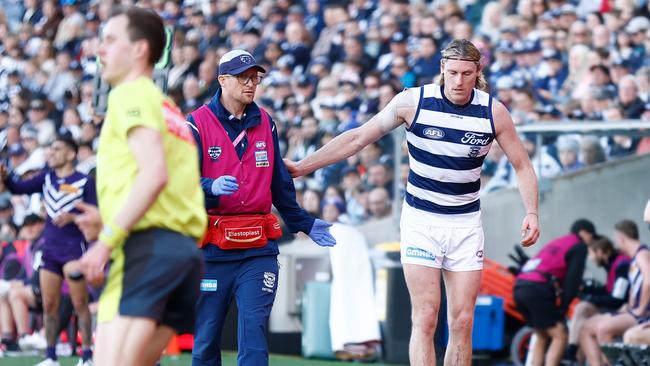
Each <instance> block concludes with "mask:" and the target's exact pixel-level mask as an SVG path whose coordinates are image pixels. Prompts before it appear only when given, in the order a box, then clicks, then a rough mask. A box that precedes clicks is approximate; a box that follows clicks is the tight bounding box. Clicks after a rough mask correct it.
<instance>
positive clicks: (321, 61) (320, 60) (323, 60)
mask: <svg viewBox="0 0 650 366" xmlns="http://www.w3.org/2000/svg"><path fill="white" fill-rule="evenodd" d="M311 64H312V65H323V66H325V67H326V68H328V69H329V68H330V66H331V63H330V60H328V59H327V57H325V56H318V57H316V58H314V59H313V60H312V61H311Z"/></svg>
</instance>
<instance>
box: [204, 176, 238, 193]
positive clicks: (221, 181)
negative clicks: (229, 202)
mask: <svg viewBox="0 0 650 366" xmlns="http://www.w3.org/2000/svg"><path fill="white" fill-rule="evenodd" d="M210 189H211V191H212V194H213V195H215V196H228V195H231V194H233V193H234V192H235V191H236V190H237V189H239V184H237V178H235V177H233V176H230V175H222V176H220V177H219V178H217V179H215V180H214V182H212V187H211V188H210Z"/></svg>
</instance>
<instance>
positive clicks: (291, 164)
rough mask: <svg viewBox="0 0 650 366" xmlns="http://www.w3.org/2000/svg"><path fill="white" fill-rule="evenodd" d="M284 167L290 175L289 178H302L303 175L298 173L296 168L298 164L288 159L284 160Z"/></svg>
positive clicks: (298, 170)
mask: <svg viewBox="0 0 650 366" xmlns="http://www.w3.org/2000/svg"><path fill="white" fill-rule="evenodd" d="M284 165H286V166H287V170H289V174H291V176H292V177H293V178H298V177H302V176H303V175H304V174H303V173H302V172H301V171H300V168H299V166H298V162H295V161H293V160H289V159H284Z"/></svg>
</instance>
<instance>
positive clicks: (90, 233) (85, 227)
mask: <svg viewBox="0 0 650 366" xmlns="http://www.w3.org/2000/svg"><path fill="white" fill-rule="evenodd" d="M75 208H76V209H77V210H79V211H81V213H80V214H79V215H76V216H75V218H74V223H75V224H77V226H78V227H79V230H81V232H82V233H83V234H84V238H86V240H87V241H93V240H97V238H98V237H99V232H100V231H102V218H101V216H100V215H99V209H98V208H97V206H95V205H91V204H89V203H86V202H82V201H79V202H77V204H76V205H75Z"/></svg>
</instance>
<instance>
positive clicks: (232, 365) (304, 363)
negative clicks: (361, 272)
mask: <svg viewBox="0 0 650 366" xmlns="http://www.w3.org/2000/svg"><path fill="white" fill-rule="evenodd" d="M40 360H41V358H38V357H5V358H0V365H1V366H34V365H35V364H37V363H38V362H39V361H40ZM77 360H78V358H60V359H59V361H60V362H61V366H74V365H75V363H76V362H77ZM191 363H192V359H191V355H190V354H189V353H183V354H181V355H180V357H165V358H163V360H162V364H163V366H189V365H190V364H191ZM352 364H353V363H350V362H337V361H324V360H307V359H303V358H300V357H294V356H277V355H272V356H271V362H270V365H271V366H285V365H286V366H332V365H352ZM236 365H237V355H236V354H234V353H225V354H224V358H223V366H236ZM372 365H377V366H381V365H383V366H389V365H388V364H384V363H373V364H372Z"/></svg>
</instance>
